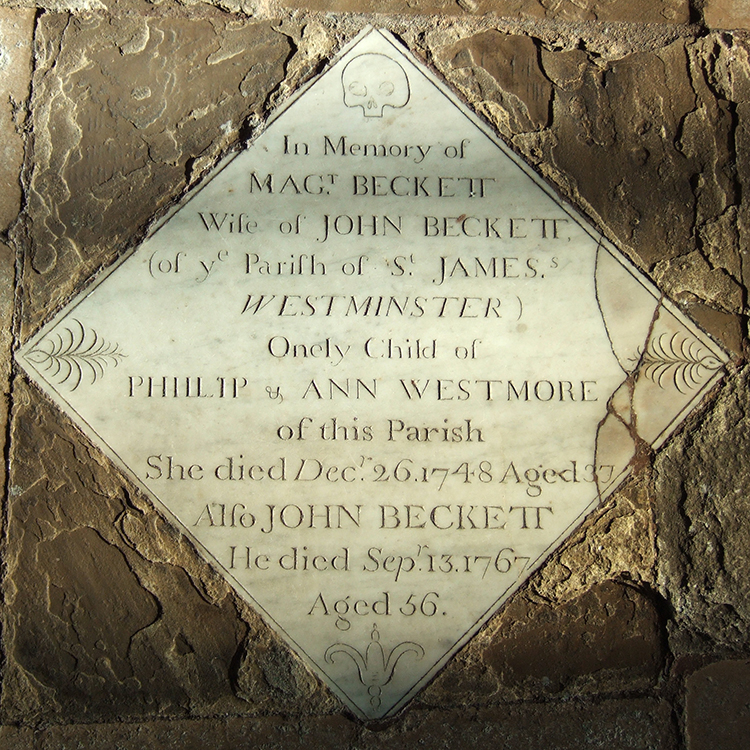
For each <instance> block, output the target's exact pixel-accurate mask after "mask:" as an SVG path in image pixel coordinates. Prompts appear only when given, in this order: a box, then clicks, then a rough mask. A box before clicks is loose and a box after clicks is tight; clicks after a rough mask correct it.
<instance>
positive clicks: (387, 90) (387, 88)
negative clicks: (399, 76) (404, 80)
mask: <svg viewBox="0 0 750 750" xmlns="http://www.w3.org/2000/svg"><path fill="white" fill-rule="evenodd" d="M378 90H379V91H380V93H381V94H384V95H385V96H390V95H391V94H392V93H393V92H394V91H395V90H396V87H395V86H394V84H393V83H391V82H390V81H383V83H381V84H380V88H379V89H378Z"/></svg>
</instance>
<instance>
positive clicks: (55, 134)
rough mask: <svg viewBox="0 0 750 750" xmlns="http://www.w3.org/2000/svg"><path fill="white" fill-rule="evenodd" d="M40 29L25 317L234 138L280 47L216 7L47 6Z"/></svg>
mask: <svg viewBox="0 0 750 750" xmlns="http://www.w3.org/2000/svg"><path fill="white" fill-rule="evenodd" d="M38 38H39V40H38V44H37V50H38V52H37V56H38V57H37V61H36V65H37V67H36V71H35V77H34V78H35V83H34V87H35V88H34V90H35V95H34V101H33V102H32V108H33V126H34V129H35V140H36V145H35V161H34V169H33V172H32V175H31V179H30V189H29V211H30V213H31V215H32V216H33V217H34V220H33V222H32V225H31V243H32V247H33V250H32V252H31V254H30V257H29V258H28V263H27V265H26V276H25V284H24V288H25V298H24V301H25V308H24V309H25V316H24V321H23V322H24V326H26V325H27V324H29V323H32V321H34V320H36V321H39V320H40V319H42V318H43V317H44V316H45V315H47V314H48V313H49V311H50V309H51V308H54V307H55V306H56V305H57V304H59V302H60V301H61V299H63V298H64V297H65V295H66V294H70V291H71V289H72V287H71V286H66V283H65V282H64V280H65V279H70V280H73V281H75V280H76V279H81V278H85V277H86V276H88V275H90V274H91V273H92V272H93V271H94V269H95V268H97V267H99V266H100V265H101V264H102V262H103V261H106V260H107V259H111V258H112V257H113V255H112V253H113V252H114V250H115V248H118V247H122V245H123V244H124V243H126V242H128V241H129V240H131V238H132V237H133V236H134V234H136V233H137V232H138V229H139V228H142V227H143V226H144V225H145V223H146V222H147V221H148V220H149V219H150V218H151V217H152V216H153V214H154V211H155V210H158V208H159V207H162V208H163V207H165V206H167V205H168V204H169V203H170V201H172V200H174V198H175V196H176V195H177V194H179V192H180V191H181V190H182V189H184V187H185V181H186V178H187V179H188V180H190V179H193V178H194V177H195V176H196V175H197V174H200V172H201V171H202V170H203V169H205V167H206V166H207V165H208V164H210V163H211V162H212V160H213V159H215V158H216V157H217V156H218V155H219V154H220V153H221V152H222V150H224V149H226V148H227V147H228V146H229V145H230V144H232V143H234V142H236V140H237V138H238V136H239V133H240V131H242V132H243V133H244V132H245V130H244V129H245V128H246V123H248V122H251V121H252V118H253V117H255V116H257V115H258V113H259V112H261V111H262V109H263V105H264V102H265V100H266V98H267V96H268V95H269V94H270V93H271V91H272V90H273V89H274V88H275V87H276V86H277V85H278V83H279V81H280V80H281V79H282V78H283V75H284V64H285V61H286V58H287V56H288V54H289V50H290V47H289V40H288V38H287V37H286V36H284V35H283V34H282V33H279V32H277V31H274V30H273V29H272V27H271V25H270V24H269V23H267V22H263V23H253V22H251V21H246V20H231V19H229V18H226V17H224V16H221V17H217V18H207V19H205V20H197V21H193V20H189V19H187V18H175V17H165V18H160V17H158V16H156V17H153V16H142V15H132V16H119V17H113V18H107V17H106V16H104V15H102V14H92V15H85V14H82V15H76V16H73V17H72V18H71V17H67V16H65V15H62V14H60V15H55V14H45V15H44V16H42V18H41V21H40V24H39V28H38ZM183 50H184V52H181V51H183ZM82 55H85V57H86V59H87V61H88V62H87V64H86V65H81V64H80V63H81V56H82ZM146 196H148V197H146ZM43 287H46V288H47V290H48V293H49V291H51V289H52V288H54V289H55V292H54V296H51V298H50V297H49V296H48V297H47V299H46V301H45V304H44V305H43V306H41V307H40V306H39V301H40V299H41V298H40V295H39V290H40V289H41V288H43ZM32 325H33V323H32Z"/></svg>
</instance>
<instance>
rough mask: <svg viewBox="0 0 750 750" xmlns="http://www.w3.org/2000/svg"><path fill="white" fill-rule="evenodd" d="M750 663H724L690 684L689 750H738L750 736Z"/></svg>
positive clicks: (691, 679) (704, 671)
mask: <svg viewBox="0 0 750 750" xmlns="http://www.w3.org/2000/svg"><path fill="white" fill-rule="evenodd" d="M748 695H750V661H721V662H717V663H716V664H711V665H710V666H708V667H704V668H703V669H699V670H698V671H697V672H695V673H694V674H692V675H691V676H690V677H689V678H688V681H687V705H686V716H687V718H686V735H687V746H688V750H739V748H742V747H745V745H746V744H747V738H748V735H749V734H750V703H748Z"/></svg>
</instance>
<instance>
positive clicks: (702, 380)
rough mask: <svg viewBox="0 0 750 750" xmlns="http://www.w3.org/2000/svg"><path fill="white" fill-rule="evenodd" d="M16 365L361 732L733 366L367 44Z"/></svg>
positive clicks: (565, 210) (422, 679) (409, 72)
mask: <svg viewBox="0 0 750 750" xmlns="http://www.w3.org/2000/svg"><path fill="white" fill-rule="evenodd" d="M175 311H179V314H177V313H176V312H175ZM165 321H168V323H165ZM17 361H18V363H19V364H20V366H21V367H22V368H23V369H24V370H25V371H26V372H27V373H28V375H29V377H30V378H31V379H32V380H33V381H34V382H35V383H36V384H37V386H38V387H39V388H40V389H41V391H42V392H43V393H45V394H46V395H47V396H48V397H49V398H51V399H52V400H53V401H54V402H55V403H56V404H58V405H59V406H60V408H61V409H63V411H65V412H66V413H67V414H69V415H70V416H71V418H72V419H74V420H75V421H76V423H77V424H78V425H79V426H80V428H81V429H82V430H83V431H84V432H85V433H86V434H87V435H88V436H89V437H90V438H91V439H92V440H93V441H94V442H95V443H96V444H97V445H98V446H99V447H100V448H101V450H102V451H103V452H104V453H105V454H106V455H108V456H109V458H110V459H111V460H112V461H113V463H114V464H115V465H116V466H117V467H119V469H120V470H121V471H122V472H123V474H124V475H125V476H126V477H127V478H128V480H129V481H131V482H133V483H134V484H136V485H137V486H138V487H139V488H140V489H141V491H142V492H143V493H144V494H145V495H147V496H148V497H149V498H150V499H151V500H152V502H153V505H154V512H160V513H162V514H164V515H165V516H166V517H167V518H169V519H170V520H171V521H172V522H173V523H174V524H175V525H176V526H177V527H178V528H180V529H182V531H183V533H184V534H185V535H186V536H188V537H189V538H190V539H191V540H192V542H193V543H194V545H195V547H196V548H197V549H198V550H199V551H200V552H201V554H202V555H203V556H204V557H205V559H206V560H207V561H208V563H209V564H211V565H213V566H214V567H215V568H216V569H217V570H218V571H220V572H221V574H222V575H224V576H225V577H226V579H227V580H228V581H229V582H230V583H231V585H232V586H233V587H234V588H235V590H236V591H237V593H238V594H239V595H240V596H241V597H243V598H244V599H245V600H246V601H248V602H249V603H250V604H251V605H252V606H253V607H254V608H255V609H256V610H257V611H258V612H259V613H260V614H261V615H262V616H263V617H264V619H265V621H266V622H267V623H268V625H269V626H270V627H271V628H273V629H274V630H275V631H276V632H277V633H278V634H279V635H280V637H281V638H282V639H284V641H285V642H286V643H287V644H288V645H289V647H290V648H291V649H292V650H293V651H294V652H295V653H296V654H297V655H298V656H299V657H300V658H301V659H302V660H303V661H304V662H305V664H307V666H308V667H309V668H310V669H312V670H313V671H314V672H315V673H316V674H318V675H319V676H320V677H321V678H322V679H323V680H324V681H325V683H326V684H327V685H328V686H329V687H330V689H331V690H332V691H333V692H334V693H335V694H336V695H337V696H338V697H339V698H340V699H341V700H342V701H343V702H344V703H345V704H346V705H347V706H348V707H349V708H350V709H351V710H352V711H353V712H354V713H355V714H356V715H357V716H359V717H360V718H362V719H377V718H381V717H383V716H388V715H392V714H393V713H394V712H396V711H398V710H400V709H401V708H402V707H403V706H405V705H406V704H407V703H408V701H409V700H410V699H411V698H412V697H414V695H416V694H417V693H418V691H419V690H420V689H421V688H422V687H424V686H425V685H426V684H427V683H428V682H429V681H430V680H431V679H432V678H433V677H434V676H435V675H436V674H437V673H438V672H439V671H440V669H441V668H442V667H443V666H444V665H445V663H446V662H447V661H448V660H449V659H450V658H451V656H452V655H453V654H454V653H456V651H457V650H458V649H460V648H461V647H462V646H463V645H464V644H465V643H467V642H468V641H469V639H471V637H472V636H473V635H474V634H475V633H476V632H477V631H478V630H479V629H480V628H481V627H483V625H484V624H485V623H486V622H487V621H488V619H489V618H490V617H491V616H492V615H493V614H494V613H495V612H496V611H497V610H498V608H499V607H501V606H502V605H503V604H504V603H505V602H506V601H507V600H508V599H509V598H510V597H511V596H512V595H513V594H514V593H515V591H517V590H518V588H519V587H520V586H521V585H522V584H523V583H524V582H525V581H526V580H527V579H528V578H529V576H531V575H532V574H533V573H534V572H535V571H536V570H537V569H538V568H539V567H540V566H542V565H543V564H544V562H545V561H546V560H547V559H548V557H549V556H550V554H551V553H552V552H554V551H555V550H556V549H558V548H559V546H560V545H561V544H562V543H563V542H564V541H565V539H566V538H567V537H568V536H569V535H570V534H571V533H572V532H573V531H574V530H575V529H576V528H577V527H578V526H579V525H580V524H581V522H582V521H583V520H584V519H585V518H586V516H587V515H588V514H589V513H590V512H591V511H592V510H594V509H596V508H598V507H599V506H600V505H601V504H602V503H603V502H605V501H606V499H607V498H608V497H609V495H610V494H611V493H612V492H614V490H615V489H616V488H617V487H618V486H619V485H620V484H621V483H622V482H623V480H624V479H625V478H626V477H627V476H628V475H629V473H630V471H631V468H632V460H633V458H634V456H635V452H636V442H638V443H640V442H641V441H645V442H646V443H648V444H650V445H652V446H654V447H655V448H658V447H659V446H660V445H661V444H662V443H663V442H664V441H665V440H666V439H667V438H668V437H669V435H670V434H671V433H672V432H673V431H674V429H675V428H676V427H677V425H678V424H679V423H680V422H681V421H682V419H684V417H685V416H686V415H687V414H688V413H689V412H690V411H691V410H692V409H693V408H694V407H695V406H696V404H698V402H699V401H700V400H701V399H702V398H703V396H704V395H705V394H706V392H707V390H708V389H710V388H711V387H712V386H713V385H714V384H715V383H717V382H718V380H719V379H720V378H721V376H722V372H723V366H724V363H725V362H726V361H727V357H726V355H725V353H724V352H723V351H722V350H721V349H720V348H719V347H718V346H717V345H716V344H715V343H714V342H713V341H712V340H711V339H710V338H709V337H708V336H707V335H706V334H705V333H703V332H702V331H700V329H699V328H698V327H697V326H695V325H694V324H693V323H692V322H691V321H690V320H689V319H688V318H687V317H685V315H683V314H682V313H681V312H680V311H679V310H678V309H677V308H676V307H675V306H674V305H672V304H671V303H670V302H669V301H668V300H665V299H664V297H663V295H661V294H660V293H659V291H658V290H657V289H656V288H655V287H654V286H653V285H652V284H651V283H650V282H649V281H648V280H646V279H645V278H643V276H642V275H641V274H640V273H639V272H638V271H637V270H636V269H635V268H634V267H633V266H632V264H630V262H629V261H628V260H627V259H626V258H625V257H624V256H623V255H622V254H621V253H620V251H619V250H618V249H617V248H615V247H614V246H613V245H612V244H611V243H609V242H608V241H607V240H606V239H605V238H604V237H603V236H602V234H601V232H599V231H598V230H597V229H596V228H595V227H593V226H592V224H591V223H590V222H589V221H588V220H587V219H586V218H585V217H584V216H582V215H581V214H580V213H579V212H577V211H576V210H575V209H574V208H573V207H571V206H569V205H568V204H566V203H565V202H564V201H563V200H561V199H560V198H559V196H557V195H556V194H555V192H554V191H553V190H552V189H551V188H550V187H549V186H548V185H547V184H546V183H544V182H543V181H542V180H541V178H539V177H538V176H537V175H536V174H535V172H534V171H533V170H531V169H530V168H529V167H528V166H527V165H526V164H525V163H524V162H523V161H522V160H521V159H519V157H518V156H516V155H515V154H514V153H513V152H512V151H510V150H509V149H508V147H507V146H506V145H505V144H504V143H503V142H502V141H500V140H498V139H497V137H496V136H495V134H494V133H492V132H491V131H490V130H489V129H488V127H487V126H486V125H485V124H484V123H483V122H482V121H480V120H479V119H478V118H477V117H476V116H475V115H474V113H472V112H471V111H470V110H469V109H468V107H467V106H466V105H464V104H462V103H461V102H460V101H459V100H458V99H457V98H456V97H455V96H454V94H453V93H452V92H451V91H450V90H449V89H448V87H447V86H446V85H445V84H444V83H443V82H441V81H440V80H438V79H437V78H436V77H435V75H434V74H433V73H431V72H430V71H428V70H427V69H425V68H424V67H423V66H422V65H421V64H420V63H419V62H418V61H417V60H415V59H414V58H413V57H412V56H411V55H410V54H409V52H408V51H407V50H405V49H404V48H403V47H401V45H400V44H399V43H398V42H396V41H395V40H394V39H393V38H392V37H391V36H390V35H389V34H388V33H386V32H382V31H377V30H373V29H368V30H365V31H364V32H363V33H362V34H361V35H360V36H358V37H357V38H356V39H355V40H354V41H353V42H352V43H351V44H350V45H349V46H348V47H347V48H346V49H344V50H343V51H342V52H341V53H340V55H339V56H338V57H337V58H335V59H334V60H333V61H332V62H331V64H330V66H329V68H328V70H327V71H326V72H324V73H323V74H322V75H321V76H319V77H318V78H317V79H315V80H314V81H313V82H312V83H311V84H309V85H308V86H306V87H305V88H304V89H303V90H302V91H301V92H299V93H298V94H297V95H296V96H295V97H294V98H292V99H291V100H290V101H289V102H287V104H286V105H285V106H284V107H283V108H282V109H281V110H280V111H279V112H278V113H277V114H276V115H275V116H274V118H273V119H272V120H271V121H270V122H269V123H268V126H267V127H266V128H265V129H264V130H263V132H262V133H260V134H259V135H258V136H257V137H256V138H255V139H254V140H253V141H252V142H251V143H250V144H249V145H248V147H247V148H246V149H245V150H244V151H242V152H240V153H238V154H235V155H233V156H231V157H229V158H228V159H227V160H226V161H224V162H222V163H221V164H220V165H218V167H217V168H216V169H215V170H214V172H213V173H212V174H211V175H209V177H208V178H207V179H206V180H205V181H204V183H203V184H202V185H200V186H199V187H198V188H196V189H195V190H194V191H193V192H192V193H191V194H190V195H189V196H188V198H187V199H186V200H185V201H184V202H183V203H182V204H181V205H180V206H179V207H178V208H177V209H176V210H175V211H174V212H173V213H172V214H171V215H170V216H169V217H167V218H166V219H165V220H164V221H162V222H160V223H158V224H156V225H155V226H154V227H153V229H152V231H151V232H150V234H149V235H148V237H147V238H146V239H145V240H144V241H143V242H142V243H141V244H140V245H139V246H138V247H136V248H134V249H133V250H132V251H131V252H130V253H129V254H128V255H127V256H126V257H124V258H123V259H122V260H121V261H119V262H118V263H117V264H116V265H115V266H114V267H113V268H112V269H110V271H109V273H107V274H104V275H103V276H102V277H101V278H98V279H97V280H96V281H95V282H94V283H93V284H92V285H91V286H90V287H88V288H87V289H85V290H83V291H82V292H81V294H80V295H79V296H78V297H76V298H75V299H74V300H73V301H72V302H71V303H70V304H69V305H68V306H67V307H66V308H65V309H63V310H62V311H61V312H60V313H59V314H58V315H57V316H55V317H54V319H53V320H51V321H50V322H49V323H48V324H47V325H46V326H44V327H43V328H42V330H40V331H39V332H38V333H37V334H36V335H35V336H34V337H32V338H31V339H30V340H29V341H28V342H27V343H26V344H25V346H23V347H22V349H21V350H20V351H19V353H18V355H17Z"/></svg>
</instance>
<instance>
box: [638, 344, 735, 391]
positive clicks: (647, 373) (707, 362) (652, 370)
mask: <svg viewBox="0 0 750 750" xmlns="http://www.w3.org/2000/svg"><path fill="white" fill-rule="evenodd" d="M631 361H633V362H640V367H639V374H640V375H643V376H644V377H647V378H648V379H649V380H650V381H651V382H653V383H656V385H658V386H659V387H660V388H664V387H665V383H667V382H671V383H672V385H674V387H675V388H676V389H677V390H678V391H679V392H680V393H687V391H688V390H693V389H695V388H697V387H698V386H699V385H700V384H701V382H702V381H703V380H704V378H705V376H706V374H707V373H709V372H714V371H715V370H718V369H719V368H720V367H721V362H720V361H719V360H718V359H717V358H716V357H715V356H714V355H713V354H711V352H710V351H708V349H706V348H705V347H704V346H703V345H702V344H701V343H700V342H699V341H698V340H697V339H694V338H687V337H686V336H685V335H684V334H679V333H675V334H673V335H672V336H671V337H670V336H669V334H667V333H663V334H662V335H661V336H659V338H658V339H654V340H652V341H650V342H649V344H648V346H647V347H646V351H645V352H644V353H643V354H642V355H641V353H640V351H639V356H638V357H637V358H636V359H635V360H631Z"/></svg>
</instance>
